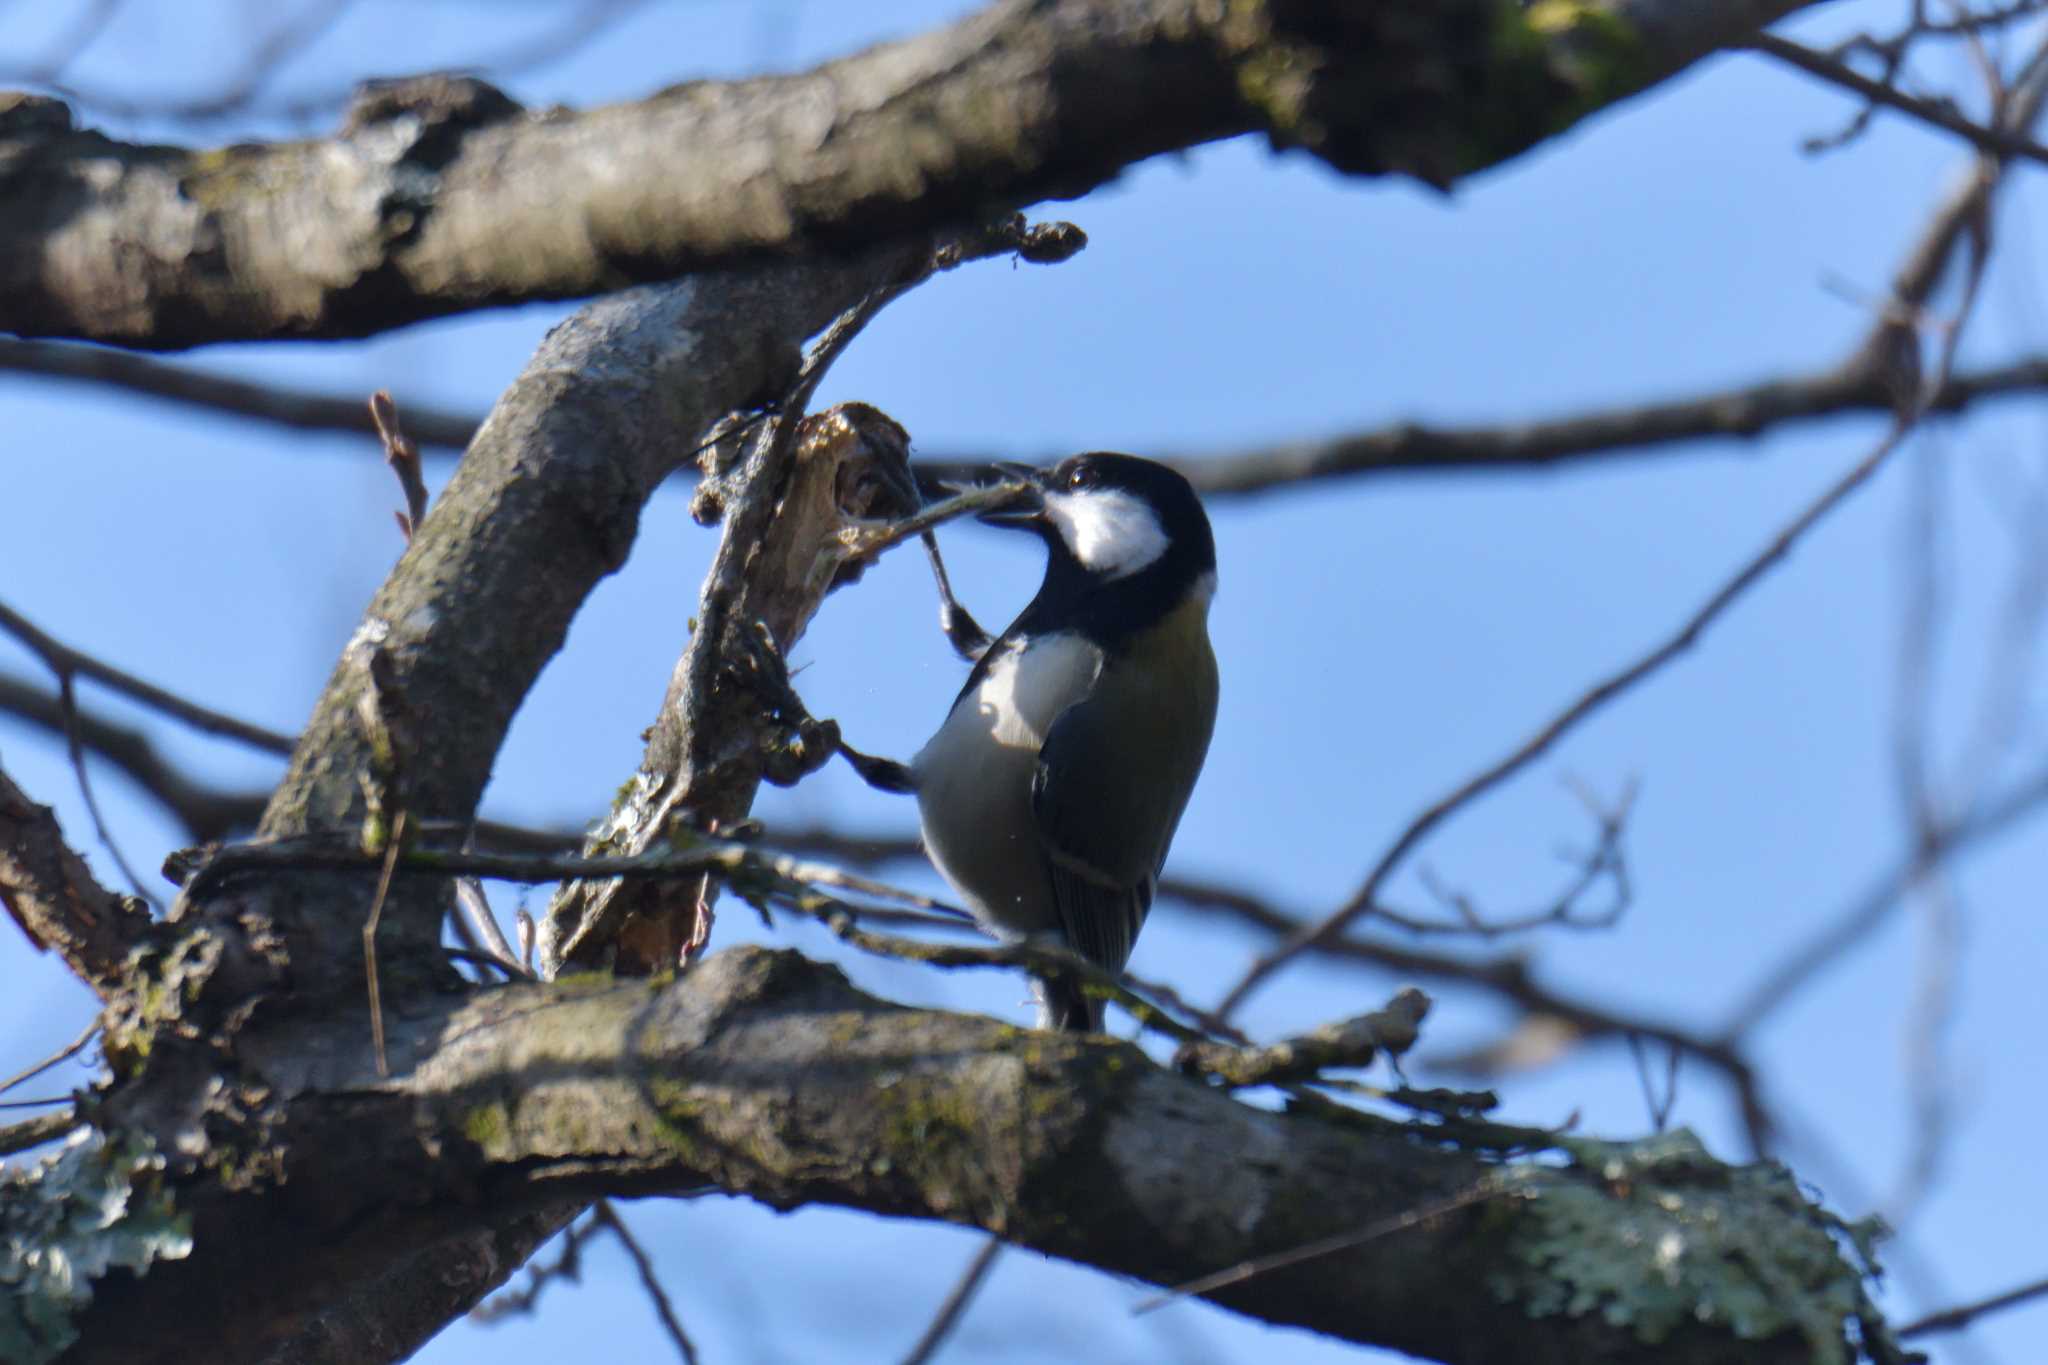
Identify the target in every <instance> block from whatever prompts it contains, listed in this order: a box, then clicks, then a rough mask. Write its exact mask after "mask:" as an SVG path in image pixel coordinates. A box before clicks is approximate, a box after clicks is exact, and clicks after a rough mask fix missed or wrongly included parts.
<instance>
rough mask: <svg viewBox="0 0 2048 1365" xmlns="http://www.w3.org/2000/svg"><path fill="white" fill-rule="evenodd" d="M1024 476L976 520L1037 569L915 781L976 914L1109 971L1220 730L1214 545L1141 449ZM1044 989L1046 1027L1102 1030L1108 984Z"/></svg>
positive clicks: (1205, 525)
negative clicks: (1038, 558) (1014, 537)
mask: <svg viewBox="0 0 2048 1365" xmlns="http://www.w3.org/2000/svg"><path fill="white" fill-rule="evenodd" d="M1032 484H1033V487H1032V489H1031V492H1030V493H1029V494H1028V495H1027V496H1026V498H1025V499H1023V500H1022V501H1021V502H1020V503H1018V504H1014V505H1012V506H1009V507H1005V508H1001V509H998V510H996V511H993V512H989V513H985V514H983V516H982V518H981V520H983V521H984V522H987V523H990V524H993V525H997V526H1007V527H1013V528H1016V529H1019V530H1025V531H1031V532H1033V533H1035V534H1037V535H1038V536H1040V537H1041V538H1042V539H1043V540H1044V541H1045V544H1046V549H1047V558H1046V566H1045V581H1044V582H1043V583H1042V584H1041V585H1040V586H1039V589H1038V595H1037V596H1036V597H1034V598H1032V599H1031V603H1030V605H1029V606H1027V607H1025V608H1024V611H1023V613H1022V614H1021V615H1019V616H1018V617H1017V619H1016V620H1015V621H1014V622H1012V623H1011V625H1010V628H1009V629H1008V630H1006V631H1004V632H1003V633H1002V634H1001V635H1000V636H998V637H997V638H996V640H995V641H994V643H992V644H989V645H988V646H987V647H986V648H985V649H982V650H981V652H980V657H979V659H978V661H977V662H976V663H975V665H974V670H973V672H972V673H970V674H969V675H968V678H967V685H966V686H965V687H963V688H961V690H960V695H959V696H958V697H957V698H956V699H955V700H954V702H953V706H952V709H951V710H950V711H948V712H947V714H946V719H945V722H944V723H943V724H942V725H940V726H939V729H938V733H936V734H934V735H933V736H932V738H931V742H930V743H928V744H926V745H925V746H924V748H923V749H922V750H920V751H919V753H918V755H917V757H916V758H914V759H913V760H912V761H911V763H910V765H909V772H910V777H911V785H912V786H913V787H914V790H915V791H916V794H917V806H918V813H919V816H920V819H921V822H922V825H923V831H924V845H925V849H926V851H927V852H928V853H929V854H930V855H931V859H932V862H933V864H934V865H935V866H936V867H937V868H938V870H939V872H940V873H941V874H942V875H943V876H944V877H945V879H946V880H947V881H948V882H950V883H952V885H953V888H954V889H955V890H956V891H957V892H959V894H960V897H961V898H962V899H963V900H964V901H966V902H967V908H968V909H969V910H971V911H972V912H973V913H974V916H975V918H976V919H977V920H978V921H979V922H980V923H981V925H982V926H983V927H984V928H985V929H987V930H989V931H990V932H991V933H993V934H995V935H996V936H998V937H1002V938H1011V939H1016V938H1022V937H1030V936H1046V937H1050V938H1053V939H1055V940H1057V941H1060V942H1063V943H1065V944H1066V945H1067V946H1069V947H1071V948H1073V949H1074V950H1075V951H1077V952H1079V953H1080V954H1082V955H1083V956H1084V957H1087V958H1089V959H1090V960H1091V961H1094V962H1098V963H1101V964H1102V965H1103V966H1105V967H1107V968H1109V969H1110V970H1111V971H1120V970H1122V968H1123V965H1124V962H1125V960H1126V959H1127V958H1128V957H1129V956H1130V954H1131V945H1132V944H1133V943H1134V942H1135V941H1136V939H1137V937H1138V930H1139V928H1140V927H1141V926H1142V925H1143V924H1144V922H1145V914H1146V912H1147V911H1148V910H1150V909H1151V906H1152V895H1153V890H1154V888H1155V887H1156V885H1157V884H1158V880H1159V872H1160V868H1161V867H1162V866H1163V865H1164V863H1165V862H1166V850H1167V846H1168V845H1169V844H1171V843H1172V842H1173V833H1174V829H1175V827H1176V826H1178V825H1179V824H1180V817H1181V812H1182V811H1183V810H1184V809H1185V808H1186V807H1187V803H1188V796H1189V794H1190V793H1191V792H1192V791H1193V790H1194V786H1195V779H1196V777H1197V776H1198V775H1199V774H1200V773H1201V771H1202V760H1203V758H1204V757H1205V756H1206V755H1207V753H1208V750H1209V735H1210V732H1211V730H1212V729H1213V728H1214V726H1215V721H1216V656H1215V654H1214V653H1213V652H1212V651H1211V649H1210V647H1209V630H1208V618H1209V602H1210V599H1211V598H1212V597H1213V596H1214V595H1215V592H1216V543H1215V539H1214V537H1213V536H1212V535H1211V534H1210V531H1209V519H1208V517H1207V516H1206V515H1205V514H1204V513H1203V511H1202V504H1201V501H1200V499H1198V498H1197V497H1196V496H1195V491H1194V489H1193V488H1192V487H1191V486H1189V484H1188V481H1187V480H1186V479H1184V478H1182V477H1181V476H1180V475H1179V474H1177V473H1175V472H1174V471H1173V470H1171V469H1168V468H1167V467H1166V466H1165V465H1162V464H1156V463H1154V462H1152V461H1150V460H1141V459H1139V458H1137V457H1136V456H1132V455H1116V454H1109V453H1101V452H1098V453H1094V454H1087V455H1076V456H1074V457H1072V458H1071V459H1068V460H1066V461H1064V462H1063V463H1061V464H1060V465H1059V466H1058V467H1057V468H1055V469H1052V470H1050V471H1043V472H1037V473H1034V474H1033V476H1032ZM947 605H948V609H949V612H950V610H951V603H950V598H949V601H948V604H947ZM969 628H970V629H975V632H976V634H979V631H978V628H973V627H971V624H970V627H969ZM957 642H958V641H957V640H956V643H957ZM963 652H966V651H965V650H963ZM1037 994H1038V998H1039V1004H1040V1020H1039V1022H1040V1026H1041V1027H1044V1028H1063V1029H1072V1030H1079V1031H1096V1030H1100V1029H1101V1027H1102V1010H1103V1002H1102V1001H1101V1000H1099V999H1090V998H1089V997H1088V996H1087V995H1086V994H1085V993H1084V992H1083V991H1081V990H1080V989H1078V988H1077V987H1075V986H1073V985H1071V984H1068V983H1065V982H1062V981H1041V982H1039V983H1037Z"/></svg>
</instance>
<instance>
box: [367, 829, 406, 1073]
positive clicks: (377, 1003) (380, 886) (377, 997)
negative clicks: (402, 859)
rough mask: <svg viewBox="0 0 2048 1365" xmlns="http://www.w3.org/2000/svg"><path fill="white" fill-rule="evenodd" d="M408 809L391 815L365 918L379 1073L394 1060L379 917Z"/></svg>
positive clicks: (386, 1070)
mask: <svg viewBox="0 0 2048 1365" xmlns="http://www.w3.org/2000/svg"><path fill="white" fill-rule="evenodd" d="M405 822H406V812H405V810H404V809H403V808H401V809H400V810H399V811H398V812H397V814H395V815H393V816H392V817H391V829H390V831H389V832H388V833H387V834H386V835H385V844H384V862H383V867H382V870H381V871H379V872H378V874H377V890H376V893H375V894H374V895H372V896H371V897H370V914H369V917H368V918H367V919H365V920H364V921H363V977H364V980H365V981H366V983H367V984H368V986H369V994H370V1043H371V1045H372V1046H373V1047H374V1048H375V1050H376V1053H377V1074H378V1075H379V1076H389V1075H390V1074H391V1063H390V1061H389V1060H388V1059H386V1057H385V1055H384V1003H383V1000H382V998H381V994H380V992H379V990H378V988H377V921H378V920H379V919H381V918H383V915H384V900H385V898H386V897H387V896H389V895H390V894H391V874H392V872H393V871H395V870H396V869H397V867H398V856H399V854H400V852H401V851H403V849H404V847H405Z"/></svg>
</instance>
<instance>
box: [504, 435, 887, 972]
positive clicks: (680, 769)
mask: <svg viewBox="0 0 2048 1365" xmlns="http://www.w3.org/2000/svg"><path fill="white" fill-rule="evenodd" d="M790 421H791V423H792V425H796V426H797V430H796V431H795V432H794V433H791V434H792V435H793V437H794V439H793V440H790V441H785V440H784V439H783V436H784V433H783V432H782V431H781V430H780V427H779V424H778V425H775V426H771V427H770V428H768V429H767V430H765V431H764V432H763V433H762V435H761V436H760V437H758V438H757V439H756V440H754V441H753V442H752V445H753V451H752V453H751V455H750V456H749V457H748V458H747V459H746V460H745V462H744V463H743V464H742V465H740V467H738V468H735V469H731V470H728V471H726V472H724V473H719V472H717V471H716V468H715V462H714V461H707V464H708V465H711V466H712V467H711V468H709V469H707V481H706V483H705V484H703V485H701V486H700V488H699V491H698V495H697V501H696V504H695V505H696V507H697V508H698V509H700V515H703V516H706V517H709V516H712V515H719V516H722V517H723V518H724V522H725V525H724V529H723V532H722V533H721V535H720V536H719V540H718V551H717V553H716V554H715V555H714V556H713V557H712V562H711V570H710V572H709V573H708V574H707V575H706V576H705V580H704V589H703V592H702V593H701V594H700V595H699V597H698V601H697V614H696V616H695V617H694V618H692V619H693V622H694V624H693V626H692V628H691V632H690V640H689V643H688V645H687V646H685V647H684V649H683V654H682V658H681V660H680V661H679V662H678V663H677V664H676V667H675V671H674V673H673V674H672V675H671V677H670V679H669V687H668V693H667V695H666V696H665V697H664V698H663V700H662V705H661V712H660V714H659V715H658V716H657V717H656V719H655V722H654V724H653V725H652V726H650V727H649V729H648V732H647V752H646V755H645V757H644V758H643V759H642V760H641V765H640V770H639V772H638V773H636V774H635V775H634V777H633V780H632V781H631V782H629V783H628V784H626V786H625V787H624V788H623V789H622V791H621V794H620V796H619V798H618V800H617V801H616V802H615V804H614V806H613V809H612V810H611V812H610V813H609V814H608V816H607V817H606V819H605V820H604V821H603V823H602V824H601V825H600V826H599V827H598V829H597V830H596V831H595V832H594V833H593V834H592V836H591V837H590V839H589V840H588V841H586V843H585V845H584V850H585V852H587V853H590V854H594V855H605V854H635V853H643V852H645V851H647V850H648V849H650V848H655V847H659V846H660V845H661V843H662V842H663V841H665V840H667V839H668V838H670V837H672V834H673V832H674V830H675V826H674V824H673V821H674V820H675V819H676V817H678V816H683V817H686V818H687V820H688V821H689V822H690V823H692V824H694V825H695V826H696V827H697V828H700V829H702V828H711V827H720V826H724V825H729V824H730V823H732V822H733V821H736V820H740V819H743V818H745V816H746V814H747V812H748V811H749V810H751V809H752V808H753V804H754V794H755V792H756V791H757V790H758V789H759V787H760V783H761V778H762V776H763V775H764V769H767V768H769V767H770V766H771V765H772V764H774V763H775V762H776V760H777V755H778V754H781V755H783V756H785V760H786V761H785V762H784V763H783V766H785V767H793V768H794V769H795V770H796V772H787V773H779V774H777V776H779V777H780V778H781V780H783V781H784V782H785V783H787V782H789V781H793V780H794V778H795V776H796V775H798V774H800V772H801V771H805V770H808V769H809V768H811V767H815V766H816V765H817V764H818V763H820V762H823V761H825V760H828V759H830V758H831V757H832V750H831V748H830V746H829V744H827V743H825V742H824V740H823V737H822V736H817V735H813V736H811V745H812V746H813V747H811V749H810V751H809V752H808V753H804V752H802V750H803V748H804V741H803V738H802V737H801V736H789V735H785V734H783V733H779V727H778V726H777V725H776V723H775V717H774V715H773V714H772V712H773V709H774V708H773V704H772V702H769V701H767V700H766V699H764V696H763V694H762V692H761V691H760V690H759V688H758V687H750V686H749V685H748V680H747V669H748V665H749V663H750V662H751V663H752V664H753V665H754V666H755V667H759V666H760V665H761V664H762V663H764V662H766V661H765V660H762V659H760V658H759V657H758V656H755V655H752V653H751V651H750V650H749V647H748V639H747V637H748V635H749V633H750V632H752V631H753V630H754V629H755V628H756V624H757V623H758V625H759V627H760V628H761V629H764V630H766V631H767V633H768V637H769V639H770V640H771V641H772V643H773V647H774V650H775V653H776V655H777V656H778V657H780V656H785V655H787V653H788V651H789V649H790V647H791V646H792V645H794V644H795V643H796V642H797V640H798V639H799V638H801V637H802V635H803V632H804V630H805V628H806V627H808V626H809V625H810V622H811V617H812V616H814V615H816V614H817V611H818V608H819V606H820V605H821V604H822V603H823V602H824V599H825V594H826V593H827V592H829V591H831V589H832V588H834V587H835V586H837V585H838V584H839V583H840V582H842V581H843V579H842V574H843V573H846V572H847V571H848V570H849V569H850V568H851V564H850V562H849V561H850V556H849V555H847V554H846V553H844V552H843V549H842V544H841V541H840V538H839V532H840V531H841V530H842V529H843V528H844V527H846V526H847V525H848V524H849V522H850V521H852V520H865V519H873V520H887V519H889V518H890V517H895V516H908V515H909V514H910V513H912V512H914V511H916V510H917V494H916V489H915V487H914V486H913V484H912V482H911V477H910V437H909V434H908V433H907V432H905V431H904V430H903V428H902V427H900V426H898V425H897V424H896V423H895V422H894V421H892V420H891V419H890V418H888V417H887V416H885V415H883V414H882V413H880V412H878V411H876V410H875V409H873V408H868V407H865V406H864V405H859V404H848V405H843V406H842V407H840V408H835V409H834V410H833V411H831V412H829V413H821V414H818V415H816V416H813V417H809V418H805V419H804V420H803V422H802V423H801V424H796V423H795V422H794V418H793V417H792V418H791V419H790ZM892 473H893V475H894V477H893V478H892V477H890V476H891V474H892ZM776 666H777V667H779V664H778V665H776ZM792 739H794V740H795V743H796V746H797V748H798V750H799V752H798V753H796V754H794V755H792V754H790V752H789V750H790V744H791V740H792ZM713 889H714V888H713V883H712V880H711V879H710V878H708V877H707V878H705V879H704V880H703V881H702V882H687V881H686V882H672V881H631V880H614V881H607V882H576V883H572V884H570V885H569V886H567V887H565V888H564V889H563V891H562V893H561V894H559V895H558V896H556V897H555V899H554V900H553V902H551V903H550V904H549V906H548V909H547V913H546V915H545V917H544V918H543V919H542V921H541V925H540V935H539V962H540V969H541V973H542V975H544V976H552V975H554V974H555V973H556V972H557V971H559V970H561V969H562V968H563V967H564V966H567V965H571V964H573V965H576V966H583V967H591V966H606V967H615V968H616V969H617V970H619V971H622V972H628V973H631V974H633V975H636V976H645V975H648V974H649V973H652V972H658V971H666V970H671V969H673V968H675V967H676V966H678V965H680V963H681V960H682V957H683V955H684V954H685V953H687V952H689V951H691V950H692V949H694V948H696V947H701V946H702V944H703V942H704V940H705V938H706V937H707V936H708V935H709V933H710V928H711V925H710V914H711V904H712V893H713Z"/></svg>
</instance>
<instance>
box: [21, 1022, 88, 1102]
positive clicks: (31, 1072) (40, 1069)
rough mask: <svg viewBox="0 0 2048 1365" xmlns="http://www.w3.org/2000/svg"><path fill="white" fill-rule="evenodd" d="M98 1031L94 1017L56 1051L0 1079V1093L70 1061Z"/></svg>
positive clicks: (83, 1049)
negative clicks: (5, 1078) (22, 1070)
mask: <svg viewBox="0 0 2048 1365" xmlns="http://www.w3.org/2000/svg"><path fill="white" fill-rule="evenodd" d="M99 1031H100V1021H99V1020H97V1019H95V1020H93V1021H92V1022H91V1023H90V1024H87V1025H86V1026H85V1031H84V1032H83V1033H81V1034H79V1035H78V1036H77V1037H76V1038H73V1039H72V1040H71V1041H70V1042H69V1043H66V1044H65V1045H64V1046H63V1047H61V1048H59V1049H57V1051H56V1052H54V1053H52V1054H51V1055H50V1056H48V1057H45V1058H43V1060H41V1061H40V1062H37V1063H36V1064H35V1065H34V1066H32V1067H30V1068H29V1069H28V1070H26V1071H24V1072H22V1073H21V1074H20V1075H18V1076H11V1077H9V1078H8V1079H7V1080H5V1081H0V1095H4V1094H6V1093H7V1092H8V1091H10V1090H12V1089H14V1087H15V1086H17V1085H20V1084H21V1083H22V1082H23V1081H28V1080H34V1079H35V1078H36V1077H37V1076H40V1075H42V1074H43V1073H44V1072H45V1071H48V1070H49V1069H50V1068H51V1067H53V1066H58V1065H61V1064H62V1063H64V1062H68V1061H70V1060H71V1059H72V1058H73V1057H76V1056H77V1055H78V1054H79V1053H81V1052H83V1051H85V1045H86V1044H87V1043H90V1042H91V1041H92V1040H93V1036H94V1035H95V1034H97V1033H98V1032H99Z"/></svg>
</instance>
